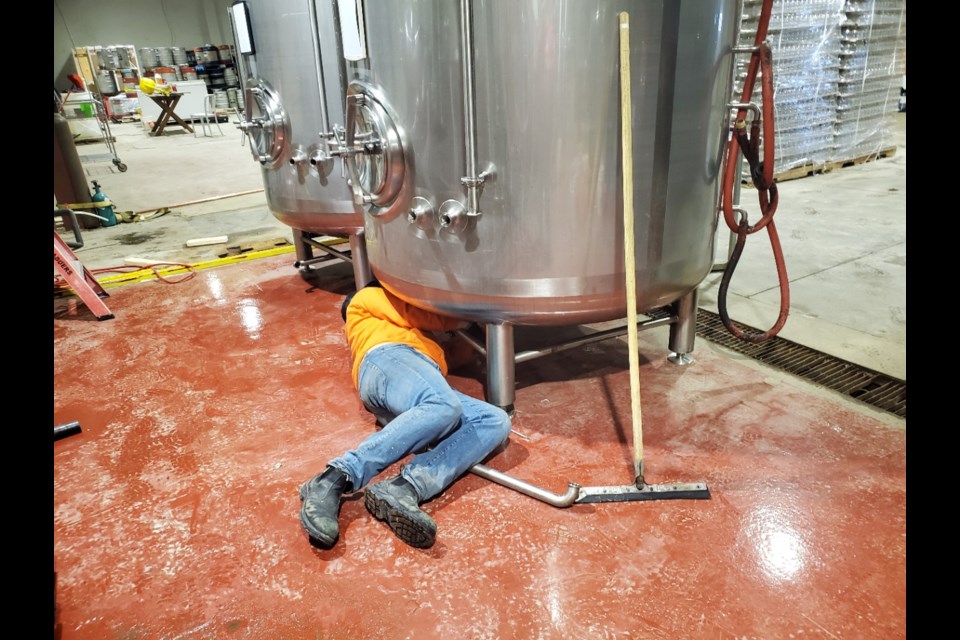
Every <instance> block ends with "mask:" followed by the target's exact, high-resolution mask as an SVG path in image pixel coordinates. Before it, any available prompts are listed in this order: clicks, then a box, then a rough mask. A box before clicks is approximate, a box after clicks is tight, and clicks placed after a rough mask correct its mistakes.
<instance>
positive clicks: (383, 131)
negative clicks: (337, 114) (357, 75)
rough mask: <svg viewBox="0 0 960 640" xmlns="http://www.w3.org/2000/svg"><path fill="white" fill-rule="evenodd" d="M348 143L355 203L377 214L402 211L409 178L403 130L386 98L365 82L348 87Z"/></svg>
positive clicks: (348, 167)
mask: <svg viewBox="0 0 960 640" xmlns="http://www.w3.org/2000/svg"><path fill="white" fill-rule="evenodd" d="M346 146H347V150H348V153H345V154H344V161H345V162H346V165H347V170H348V172H349V175H350V183H351V187H352V188H353V194H354V202H355V203H356V204H358V205H362V206H364V207H365V210H366V211H367V213H370V214H371V215H374V216H385V215H388V214H392V213H395V212H397V211H399V210H400V208H401V206H400V205H402V200H403V198H400V196H401V194H402V193H403V192H404V190H405V187H408V186H409V177H410V176H409V174H410V172H408V171H407V162H406V161H407V157H406V155H405V149H404V144H403V132H402V130H401V129H400V127H398V126H397V124H396V119H395V118H394V116H393V115H392V114H391V112H390V111H389V109H388V108H387V107H386V105H385V101H384V99H383V97H382V96H381V95H379V94H378V92H377V91H376V90H375V89H374V88H373V87H372V86H370V85H367V84H365V83H362V82H353V83H351V84H350V86H349V87H348V88H347V126H346Z"/></svg>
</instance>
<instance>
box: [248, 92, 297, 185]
mask: <svg viewBox="0 0 960 640" xmlns="http://www.w3.org/2000/svg"><path fill="white" fill-rule="evenodd" d="M246 105H247V109H246V111H247V114H246V115H247V118H246V120H245V121H244V122H243V123H242V124H241V125H240V128H241V129H243V131H244V132H246V134H247V137H248V141H249V143H250V151H251V153H253V158H254V160H256V161H257V162H259V163H260V164H262V165H264V166H265V167H268V168H270V169H272V168H274V167H276V166H277V165H278V164H280V160H281V159H282V158H283V155H284V152H285V151H286V148H287V145H288V141H289V139H290V120H289V118H288V117H287V113H286V111H284V109H283V105H282V104H281V103H280V96H279V95H278V94H277V92H276V91H274V89H273V87H271V86H270V84H269V83H268V82H267V81H266V80H263V79H255V78H253V79H251V80H250V82H249V83H248V84H247V90H246Z"/></svg>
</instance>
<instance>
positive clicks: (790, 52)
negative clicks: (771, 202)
mask: <svg viewBox="0 0 960 640" xmlns="http://www.w3.org/2000/svg"><path fill="white" fill-rule="evenodd" d="M761 5H762V2H761V0H744V1H743V4H742V7H743V12H742V18H741V35H740V42H741V43H743V44H752V43H753V40H754V37H755V35H756V32H757V22H758V19H759V14H760V7H761ZM843 5H844V0H779V1H777V2H774V4H773V10H772V13H771V16H770V24H769V27H768V30H767V41H768V42H769V43H770V48H771V52H772V54H773V80H774V87H773V92H774V113H775V118H776V149H775V154H774V156H775V164H776V170H777V172H781V171H784V170H787V169H791V168H794V167H799V166H808V165H820V164H823V163H824V162H827V161H828V160H829V158H830V156H831V154H832V152H833V145H834V124H835V120H836V102H837V95H838V90H839V82H840V58H839V53H840V23H841V21H842V17H843ZM748 64H749V57H747V56H740V57H739V59H738V72H737V78H736V83H735V89H736V91H735V96H736V97H737V99H739V95H740V92H741V91H742V88H743V80H744V78H745V77H746V73H747V66H748ZM759 87H760V83H759V82H757V83H756V84H755V88H754V96H753V99H754V101H755V102H757V103H758V104H759V103H761V102H762V100H761V98H760V89H759ZM747 174H748V175H749V170H748V171H747Z"/></svg>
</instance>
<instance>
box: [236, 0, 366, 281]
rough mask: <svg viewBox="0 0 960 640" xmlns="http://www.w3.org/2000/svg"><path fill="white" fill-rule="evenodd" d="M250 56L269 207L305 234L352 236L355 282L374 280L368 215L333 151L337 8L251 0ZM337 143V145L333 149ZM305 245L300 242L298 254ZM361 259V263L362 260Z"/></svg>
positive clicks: (244, 58) (255, 136) (252, 109)
mask: <svg viewBox="0 0 960 640" xmlns="http://www.w3.org/2000/svg"><path fill="white" fill-rule="evenodd" d="M246 7H247V18H246V23H247V24H240V25H239V26H238V23H237V22H236V20H237V18H236V17H235V18H234V20H235V21H234V27H235V28H243V29H248V30H249V34H250V36H251V38H252V43H253V47H254V51H253V53H247V54H242V52H241V55H240V56H239V57H240V58H241V61H240V66H241V72H242V75H243V76H244V81H245V87H246V90H245V97H244V106H245V111H246V114H245V122H244V124H243V125H242V126H243V127H244V130H245V131H246V133H247V135H248V136H249V142H250V146H251V150H252V152H253V155H254V158H255V159H256V160H257V161H259V162H260V164H261V165H262V166H263V182H264V187H265V191H266V196H267V202H268V205H269V207H270V209H271V211H273V213H274V215H275V216H276V217H277V219H279V220H280V221H281V222H283V223H285V224H287V225H289V226H290V227H292V228H293V229H294V230H295V232H296V233H295V235H297V240H298V241H299V240H300V239H301V237H300V236H301V234H306V235H313V234H331V235H350V237H351V249H352V253H353V258H354V268H355V272H357V280H358V284H363V283H365V282H366V280H367V279H368V278H369V268H368V267H367V266H366V256H365V253H364V247H363V242H362V236H363V224H364V221H363V214H362V213H361V212H359V211H358V210H357V209H356V208H355V207H354V205H353V202H352V199H351V192H350V188H349V186H348V184H347V182H346V180H345V179H344V178H343V177H342V175H341V172H342V169H341V167H340V166H339V164H340V163H339V162H336V161H335V158H333V157H332V156H331V154H330V150H331V148H335V147H336V144H335V140H334V139H333V135H334V134H333V131H334V128H335V127H337V126H339V127H341V128H342V123H343V121H344V118H343V105H344V80H343V75H342V65H343V62H342V58H341V56H340V53H339V51H340V48H339V41H338V36H337V29H336V26H335V25H336V19H335V7H334V4H333V3H332V2H330V1H329V0H316V1H315V0H247V2H246ZM331 145H332V146H331ZM301 249H302V247H301V246H299V245H298V256H300V250H301ZM357 261H362V264H358V262H357Z"/></svg>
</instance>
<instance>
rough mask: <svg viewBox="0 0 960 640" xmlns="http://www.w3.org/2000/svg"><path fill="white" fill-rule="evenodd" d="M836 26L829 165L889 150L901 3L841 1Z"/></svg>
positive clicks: (899, 71)
mask: <svg viewBox="0 0 960 640" xmlns="http://www.w3.org/2000/svg"><path fill="white" fill-rule="evenodd" d="M844 14H845V19H844V21H843V23H842V24H841V39H840V42H841V49H840V61H841V64H840V93H839V95H838V98H837V127H836V145H835V146H836V149H835V152H834V157H833V158H832V161H833V162H839V163H843V162H848V161H856V160H859V159H864V158H869V157H871V156H876V155H879V154H881V153H884V152H886V151H888V150H890V149H892V148H893V146H894V144H893V142H892V141H891V140H892V139H891V130H892V127H891V125H892V121H891V119H892V117H893V114H894V113H896V112H897V110H898V102H899V98H900V81H901V77H902V75H903V71H904V70H903V60H902V57H903V55H902V51H903V40H904V37H905V33H906V3H905V0H846V2H845V3H844Z"/></svg>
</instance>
